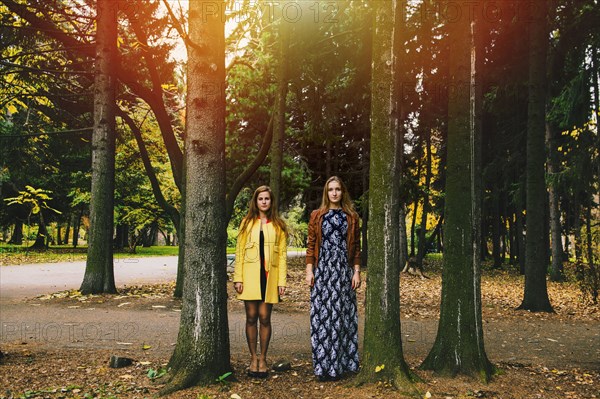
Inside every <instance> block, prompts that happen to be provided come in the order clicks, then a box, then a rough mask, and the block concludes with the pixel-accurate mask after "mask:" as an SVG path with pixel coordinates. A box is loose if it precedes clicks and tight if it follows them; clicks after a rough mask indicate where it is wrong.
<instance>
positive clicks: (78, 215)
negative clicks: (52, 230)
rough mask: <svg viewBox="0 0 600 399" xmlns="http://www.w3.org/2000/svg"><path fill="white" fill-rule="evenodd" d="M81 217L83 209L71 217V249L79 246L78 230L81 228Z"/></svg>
mask: <svg viewBox="0 0 600 399" xmlns="http://www.w3.org/2000/svg"><path fill="white" fill-rule="evenodd" d="M82 217H83V207H81V209H80V210H79V212H76V213H75V214H74V215H73V218H74V223H73V248H77V245H78V244H79V229H80V228H81V218H82Z"/></svg>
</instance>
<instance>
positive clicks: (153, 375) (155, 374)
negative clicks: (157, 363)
mask: <svg viewBox="0 0 600 399" xmlns="http://www.w3.org/2000/svg"><path fill="white" fill-rule="evenodd" d="M165 374H167V369H165V368H164V367H161V368H159V369H153V368H149V369H148V371H147V372H146V376H147V377H148V378H150V379H151V380H155V379H157V378H160V377H162V376H164V375H165Z"/></svg>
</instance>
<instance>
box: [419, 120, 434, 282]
mask: <svg viewBox="0 0 600 399" xmlns="http://www.w3.org/2000/svg"><path fill="white" fill-rule="evenodd" d="M425 131H426V133H425V148H426V151H427V157H426V159H425V190H423V212H421V229H420V230H419V251H418V252H417V264H418V265H419V269H420V270H423V259H424V258H425V255H426V254H427V238H426V237H427V235H426V234H427V216H428V215H429V188H430V186H431V161H432V160H431V129H430V128H429V127H428V126H426V129H425Z"/></svg>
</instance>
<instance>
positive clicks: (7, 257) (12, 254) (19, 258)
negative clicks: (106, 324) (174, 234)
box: [0, 243, 303, 266]
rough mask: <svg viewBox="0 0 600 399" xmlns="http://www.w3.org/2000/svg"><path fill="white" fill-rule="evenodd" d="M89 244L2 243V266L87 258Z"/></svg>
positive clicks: (163, 251)
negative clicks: (33, 246) (31, 246)
mask: <svg viewBox="0 0 600 399" xmlns="http://www.w3.org/2000/svg"><path fill="white" fill-rule="evenodd" d="M288 250H289V251H301V250H303V248H297V247H290V248H288ZM178 251H179V247H173V246H156V247H137V248H136V252H135V254H132V253H130V252H127V251H115V253H114V257H115V259H123V258H132V257H134V258H141V257H148V256H177V254H178ZM234 253H235V248H227V254H234ZM86 256H87V246H81V247H77V248H73V247H72V246H70V245H53V246H51V247H50V248H49V249H48V250H46V251H39V250H27V248H26V247H24V246H20V245H7V244H3V243H0V266H4V265H22V264H30V263H58V262H73V261H78V260H85V259H86Z"/></svg>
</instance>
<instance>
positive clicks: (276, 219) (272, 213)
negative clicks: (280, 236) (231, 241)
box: [239, 186, 288, 237]
mask: <svg viewBox="0 0 600 399" xmlns="http://www.w3.org/2000/svg"><path fill="white" fill-rule="evenodd" d="M264 192H268V193H269V197H271V207H270V208H269V210H268V211H267V212H266V214H267V219H269V222H271V223H273V225H274V226H275V228H276V229H278V230H279V231H283V233H284V234H285V235H286V237H287V233H288V232H287V226H286V225H285V222H284V221H283V219H282V218H281V216H279V211H278V210H277V200H276V199H275V197H274V196H273V191H271V187H269V186H260V187H258V188H257V189H256V190H254V194H252V199H251V200H250V203H249V204H248V213H247V214H246V216H244V218H243V219H242V223H240V230H239V232H240V233H241V232H242V231H246V229H249V228H251V227H252V225H253V224H254V221H255V220H256V219H257V218H259V217H260V212H259V211H258V205H256V202H257V200H258V195H259V194H260V193H264Z"/></svg>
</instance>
